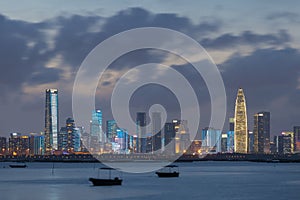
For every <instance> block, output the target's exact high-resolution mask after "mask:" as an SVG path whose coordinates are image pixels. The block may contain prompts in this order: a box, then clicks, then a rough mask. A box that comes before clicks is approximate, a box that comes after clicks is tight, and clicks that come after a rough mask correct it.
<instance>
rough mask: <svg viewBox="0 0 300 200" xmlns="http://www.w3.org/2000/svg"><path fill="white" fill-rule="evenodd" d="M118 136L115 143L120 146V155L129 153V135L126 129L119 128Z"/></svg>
mask: <svg viewBox="0 0 300 200" xmlns="http://www.w3.org/2000/svg"><path fill="white" fill-rule="evenodd" d="M116 131H117V136H116V138H115V143H117V144H118V153H128V148H129V145H128V144H129V142H128V139H129V137H128V133H127V131H126V130H125V129H121V128H117V130H116Z"/></svg>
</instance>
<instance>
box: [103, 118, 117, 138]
mask: <svg viewBox="0 0 300 200" xmlns="http://www.w3.org/2000/svg"><path fill="white" fill-rule="evenodd" d="M117 128H118V127H117V123H116V121H115V120H107V121H106V137H107V140H108V142H115V137H116V136H117Z"/></svg>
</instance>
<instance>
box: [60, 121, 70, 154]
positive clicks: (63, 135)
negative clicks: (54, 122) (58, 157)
mask: <svg viewBox="0 0 300 200" xmlns="http://www.w3.org/2000/svg"><path fill="white" fill-rule="evenodd" d="M58 150H60V151H64V152H67V151H68V133H67V128H66V127H61V128H60V131H59V133H58Z"/></svg>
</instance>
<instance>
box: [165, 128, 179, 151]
mask: <svg viewBox="0 0 300 200" xmlns="http://www.w3.org/2000/svg"><path fill="white" fill-rule="evenodd" d="M175 135H176V132H175V124H174V123H166V124H165V127H164V136H165V137H164V138H165V143H164V146H165V147H164V150H165V152H166V154H168V155H170V154H171V155H173V154H174V153H175V140H174V139H175Z"/></svg>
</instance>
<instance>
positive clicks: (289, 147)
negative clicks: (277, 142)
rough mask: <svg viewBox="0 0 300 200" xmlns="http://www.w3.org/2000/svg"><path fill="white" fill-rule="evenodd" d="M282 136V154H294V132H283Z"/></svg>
mask: <svg viewBox="0 0 300 200" xmlns="http://www.w3.org/2000/svg"><path fill="white" fill-rule="evenodd" d="M281 135H283V136H284V137H283V153H285V154H286V153H294V149H295V135H294V132H291V131H284V132H282V133H281Z"/></svg>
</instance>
